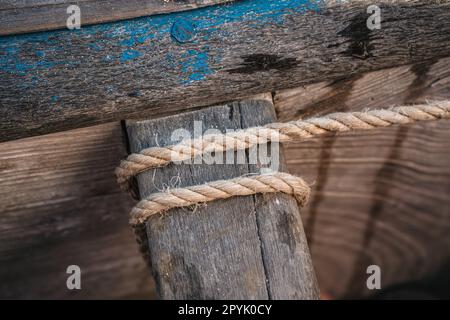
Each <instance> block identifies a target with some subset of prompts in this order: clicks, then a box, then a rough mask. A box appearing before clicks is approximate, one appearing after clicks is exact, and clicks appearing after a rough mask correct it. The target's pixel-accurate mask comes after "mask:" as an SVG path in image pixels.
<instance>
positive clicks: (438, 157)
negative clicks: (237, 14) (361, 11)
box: [0, 59, 450, 298]
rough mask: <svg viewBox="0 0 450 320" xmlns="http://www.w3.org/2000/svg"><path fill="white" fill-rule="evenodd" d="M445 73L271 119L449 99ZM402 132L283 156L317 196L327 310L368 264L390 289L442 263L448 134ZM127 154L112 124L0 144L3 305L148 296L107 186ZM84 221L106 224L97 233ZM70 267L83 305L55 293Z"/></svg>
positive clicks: (336, 89)
mask: <svg viewBox="0 0 450 320" xmlns="http://www.w3.org/2000/svg"><path fill="white" fill-rule="evenodd" d="M449 68H450V63H449V59H442V60H437V61H435V62H434V63H419V64H415V65H410V66H401V67H398V68H392V69H387V70H382V71H376V72H370V73H366V74H363V75H358V76H356V77H350V78H347V79H343V80H340V81H334V82H333V81H331V82H323V83H319V84H314V85H308V86H304V87H300V88H297V89H296V90H286V91H282V92H276V93H275V95H274V97H275V105H276V107H277V114H278V117H279V120H281V121H288V120H292V119H294V118H299V117H307V116H313V115H315V114H324V113H327V112H333V111H344V110H353V109H355V110H356V109H363V108H365V107H370V108H375V107H389V106H392V105H402V104H405V103H414V102H423V101H425V100H426V99H431V98H439V99H450V91H449V88H450V85H449V84H450V72H449ZM408 128H409V129H408V132H398V130H399V128H398V127H396V128H390V129H387V131H384V130H380V131H374V132H365V133H363V135H358V137H357V136H356V135H352V134H346V135H339V136H336V137H328V138H326V139H315V140H310V141H309V142H305V143H302V144H301V145H288V144H286V145H285V146H284V147H285V151H286V152H285V153H286V159H287V163H288V166H289V170H290V172H291V173H295V174H298V175H300V176H302V177H305V178H306V179H307V180H308V181H309V182H314V184H313V185H312V186H313V188H314V194H313V198H312V199H313V200H312V201H311V202H310V206H309V207H307V208H304V209H302V212H301V213H302V218H303V222H304V227H305V230H306V232H307V236H308V238H309V241H310V245H311V254H312V258H313V263H314V266H315V270H316V272H317V276H318V281H319V285H320V287H321V290H322V292H324V293H328V295H330V296H331V297H334V298H339V297H345V296H346V297H350V296H352V297H355V296H357V297H362V296H364V295H368V294H370V293H371V292H368V291H367V289H366V288H365V287H364V283H365V278H364V276H365V272H364V270H361V268H362V267H363V266H364V265H367V264H368V263H369V261H370V263H376V264H378V265H380V266H381V268H382V286H383V287H387V286H389V285H390V284H394V283H398V282H403V281H412V280H414V279H419V278H422V277H423V276H425V275H428V274H431V273H434V272H435V271H436V270H439V269H440V268H441V267H442V266H443V265H444V264H445V261H446V260H448V256H447V255H446V253H447V252H448V250H447V248H448V245H445V243H446V242H447V241H448V234H449V232H448V229H446V228H447V227H448V208H449V207H450V206H449V203H448V192H449V189H448V188H449V187H448V181H450V180H449V177H448V175H449V173H448V167H449V165H448V159H449V158H450V157H449V155H448V152H449V150H448V141H449V137H448V132H449V131H448V124H447V123H444V122H441V123H438V124H437V123H423V124H416V125H414V126H413V127H411V128H410V127H408ZM396 136H399V137H398V138H397V137H396ZM396 140H397V142H396ZM400 140H402V141H400ZM395 144H397V146H395V147H394V145H395ZM96 150H100V151H103V152H101V153H98V152H97V151H96ZM396 153H397V155H396ZM125 154H126V150H125V147H124V145H123V142H122V133H121V128H120V125H119V123H111V124H108V125H101V126H94V127H89V128H86V129H79V130H74V131H69V132H61V133H57V134H51V135H46V136H41V137H38V138H31V139H22V140H19V141H13V142H7V143H1V144H0V158H1V160H0V168H1V169H0V170H1V172H0V230H1V231H0V237H1V241H0V247H1V249H0V250H1V254H0V259H1V262H0V265H1V268H0V283H1V284H2V285H1V286H0V297H2V298H3V297H8V298H26V297H28V298H63V297H64V298H70V297H72V296H74V297H80V298H81V297H83V298H121V297H139V298H145V297H149V296H155V293H154V291H153V290H154V286H153V285H152V284H151V281H152V280H149V279H148V271H147V270H146V266H145V265H144V263H143V262H142V259H141V257H140V255H139V254H138V253H137V249H136V244H135V241H134V239H133V237H132V236H131V232H130V230H129V229H128V226H127V225H126V224H127V219H128V217H127V215H128V212H129V210H130V209H131V206H132V205H133V204H134V202H133V201H131V200H130V198H129V196H128V195H125V194H122V193H121V192H120V191H119V190H118V189H117V187H116V185H115V181H114V177H113V176H112V172H113V170H114V167H115V166H116V164H117V163H118V160H119V159H121V158H122V157H124V156H125ZM392 154H393V155H394V158H393V159H391V155H392ZM383 168H384V169H383ZM355 186H356V187H355ZM384 189H387V191H386V192H385V193H383V192H384V191H383V190H384ZM91 195H92V197H90V196H91ZM127 203H128V204H127ZM370 212H375V214H373V215H374V216H375V219H373V218H371V214H370ZM377 212H378V213H377ZM90 216H92V217H94V219H95V220H96V221H100V220H101V219H102V218H101V217H105V216H107V217H108V219H103V220H102V221H101V224H96V225H94V224H93V223H91V218H90ZM313 217H316V220H314V218H313ZM369 221H372V222H369ZM99 226H104V229H103V227H102V228H101V229H99ZM371 226H373V227H371ZM446 226H447V227H446ZM83 230H87V231H83ZM370 231H373V232H372V233H371V232H370ZM83 238H85V239H86V240H84V241H83V240H82V239H83ZM364 239H366V240H364ZM364 243H365V244H364ZM8 248H10V249H8ZM91 248H93V249H91ZM365 259H367V260H365ZM80 261H81V262H80ZM361 261H362V262H361ZM356 262H358V265H357V264H356ZM73 263H79V264H80V266H81V267H82V270H84V269H83V267H84V268H86V270H90V271H89V272H88V273H87V274H90V276H89V277H88V278H89V279H90V280H89V284H88V282H86V283H85V285H84V286H83V290H81V291H80V292H68V291H67V290H66V288H65V280H66V276H67V275H66V274H65V268H66V267H67V265H69V264H73ZM133 266H136V267H133ZM105 270H109V271H110V272H106V271H105ZM110 276H111V277H110ZM82 277H84V276H82ZM82 281H83V280H82ZM86 281H87V279H86Z"/></svg>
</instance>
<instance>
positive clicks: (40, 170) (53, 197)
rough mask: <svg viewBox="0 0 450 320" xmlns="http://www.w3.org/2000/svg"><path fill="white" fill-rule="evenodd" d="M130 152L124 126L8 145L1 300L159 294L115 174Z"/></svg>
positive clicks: (0, 169)
mask: <svg viewBox="0 0 450 320" xmlns="http://www.w3.org/2000/svg"><path fill="white" fill-rule="evenodd" d="M126 153H127V152H126V148H125V145H124V143H123V136H122V130H121V126H120V124H119V123H112V124H107V125H101V126H97V127H92V128H87V129H78V130H74V131H70V132H65V133H59V134H52V135H47V136H42V137H36V138H29V139H23V140H19V141H14V142H7V143H2V144H0V283H1V285H0V298H2V299H25V298H26V299H70V298H78V299H116V298H128V297H134V298H151V297H154V285H153V282H152V279H151V276H150V272H149V271H148V269H147V266H146V265H145V263H144V262H143V260H142V257H141V255H140V253H139V252H138V250H137V248H136V243H135V239H134V237H133V235H132V230H131V228H130V227H129V226H128V214H127V213H128V212H129V211H130V210H131V208H132V206H133V205H134V201H132V200H131V199H130V197H129V196H128V195H127V194H124V193H123V192H121V191H120V190H119V188H118V187H117V184H116V182H115V177H114V175H113V171H114V168H115V166H116V165H117V163H118V161H119V160H120V159H121V158H123V157H124V156H125V155H126ZM72 264H75V265H78V266H80V268H81V288H82V289H81V290H74V291H70V290H68V289H67V288H66V279H67V277H68V276H69V275H68V274H66V269H67V267H68V266H69V265H72Z"/></svg>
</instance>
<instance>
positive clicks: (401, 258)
mask: <svg viewBox="0 0 450 320" xmlns="http://www.w3.org/2000/svg"><path fill="white" fill-rule="evenodd" d="M449 62H450V59H448V58H446V59H441V60H436V61H434V62H425V63H419V64H416V65H413V66H405V67H398V68H393V69H387V70H383V71H377V72H372V73H367V74H364V75H361V76H356V77H350V78H348V79H344V80H341V81H335V82H322V83H318V84H314V85H310V86H305V87H301V88H297V89H293V90H285V91H280V92H276V93H275V94H274V101H275V105H276V107H277V114H278V116H279V118H280V119H281V120H283V121H288V120H293V119H296V118H306V117H311V116H316V115H322V114H326V113H329V112H335V111H353V110H363V109H365V108H386V107H389V106H392V105H403V104H409V103H419V102H424V101H426V100H428V99H450V85H449V84H450V63H449ZM449 126H450V121H444V120H442V121H439V122H434V123H418V124H414V125H411V126H404V127H392V128H385V129H377V130H373V131H366V132H359V133H356V132H355V133H347V134H339V135H336V136H329V137H325V138H316V139H312V140H307V141H304V142H302V143H296V144H288V145H286V146H285V150H286V157H287V159H288V160H287V162H288V166H289V170H290V171H291V172H292V173H296V174H298V175H300V176H302V177H304V178H305V179H306V180H307V181H308V182H311V183H313V197H312V201H310V204H309V206H308V207H307V208H306V210H305V212H304V214H303V216H304V217H305V220H304V221H305V229H306V231H307V236H308V240H309V243H310V248H311V254H312V257H313V263H314V266H315V269H316V271H317V275H318V280H319V284H320V287H321V290H322V292H324V293H326V294H328V296H331V297H335V298H339V297H362V296H368V295H370V294H373V293H374V292H371V291H369V290H368V289H367V287H366V286H365V281H366V279H367V277H368V275H367V274H366V268H367V266H368V265H371V264H376V265H378V266H380V267H381V272H382V288H387V287H388V286H390V285H394V284H400V283H402V282H410V281H415V280H419V279H423V278H424V277H428V276H430V275H432V274H434V273H438V272H441V271H442V270H441V269H444V268H445V266H446V265H448V263H449V261H450V254H449V251H448V247H449V244H450V236H449V235H450V209H449V208H450V202H449V197H448V194H449V191H450V183H449V181H450V180H449V178H450V177H449V176H450V169H449V168H450V162H449V159H450V146H449V144H448V141H449V139H450V135H449V130H448V128H449Z"/></svg>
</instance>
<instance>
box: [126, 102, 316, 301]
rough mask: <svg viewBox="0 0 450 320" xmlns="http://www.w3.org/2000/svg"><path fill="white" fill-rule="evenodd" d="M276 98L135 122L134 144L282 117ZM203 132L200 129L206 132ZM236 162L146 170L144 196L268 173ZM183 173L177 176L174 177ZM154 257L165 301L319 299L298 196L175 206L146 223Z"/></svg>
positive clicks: (167, 141)
mask: <svg viewBox="0 0 450 320" xmlns="http://www.w3.org/2000/svg"><path fill="white" fill-rule="evenodd" d="M274 117H275V115H274V109H273V105H272V103H271V102H268V101H246V102H241V103H233V104H229V105H224V106H217V107H211V108H208V109H205V110H201V111H195V112H192V113H187V114H181V115H177V116H172V117H167V118H163V119H159V120H154V121H151V120H150V121H137V122H136V121H130V122H127V129H128V136H129V140H130V149H131V151H132V152H138V151H139V150H142V149H143V148H147V147H150V146H155V145H167V144H172V143H174V141H173V140H172V134H173V132H174V131H175V130H177V129H186V130H189V131H190V132H191V133H193V132H195V131H194V130H198V129H194V128H195V127H194V123H195V121H200V122H201V123H202V126H203V130H207V129H210V128H214V129H216V130H220V131H222V132H224V131H225V130H226V129H238V128H243V127H248V126H255V125H260V124H264V123H268V122H271V121H273V120H274ZM202 133H203V131H202V132H198V131H197V134H202ZM237 159H239V158H238V157H236V158H235V163H234V164H213V165H208V164H192V165H187V164H184V165H171V166H169V167H165V168H162V169H156V170H153V171H149V172H145V173H142V174H140V175H139V177H138V184H139V191H140V194H141V197H145V196H148V195H149V194H151V193H153V192H156V191H158V190H160V189H163V188H166V187H175V186H177V187H182V186H187V185H195V184H202V183H205V182H208V181H213V180H219V179H229V178H233V177H236V176H241V175H243V174H247V173H257V172H260V170H261V167H260V166H256V165H250V166H249V164H248V158H247V159H242V160H246V161H243V163H242V162H238V161H237ZM174 178H176V179H174ZM146 229H147V230H146V234H147V238H148V239H147V240H148V246H149V255H150V261H151V264H152V269H153V272H154V276H155V280H156V284H157V289H158V291H159V295H160V297H161V298H163V299H269V298H270V299H315V298H318V288H317V284H316V281H315V275H314V271H313V269H312V264H311V260H310V256H309V251H308V246H307V243H306V238H305V236H304V231H303V227H302V224H301V219H300V215H299V213H298V208H297V204H296V202H295V200H294V199H293V198H292V197H290V196H286V195H279V194H274V195H270V196H267V195H266V196H256V197H253V196H247V197H235V198H231V199H227V200H221V201H214V202H211V203H208V204H207V205H206V206H198V207H196V208H195V209H193V210H186V209H175V210H171V211H170V212H169V213H166V214H164V215H163V216H154V217H152V218H150V219H149V221H148V222H147V223H146Z"/></svg>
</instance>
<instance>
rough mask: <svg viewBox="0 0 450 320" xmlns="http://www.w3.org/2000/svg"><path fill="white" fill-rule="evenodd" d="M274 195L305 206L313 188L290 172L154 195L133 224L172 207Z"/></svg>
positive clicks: (137, 209) (133, 215) (137, 212)
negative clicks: (290, 198)
mask: <svg viewBox="0 0 450 320" xmlns="http://www.w3.org/2000/svg"><path fill="white" fill-rule="evenodd" d="M274 192H283V193H286V194H290V195H293V196H294V197H295V198H296V199H297V202H298V204H299V205H300V206H303V205H305V203H306V202H307V201H308V199H309V194H310V188H309V186H308V185H307V184H306V182H305V181H304V180H303V179H302V178H299V177H296V176H293V175H290V174H288V173H283V172H274V173H268V174H261V175H249V176H242V177H238V178H235V179H231V180H218V181H213V182H210V183H206V184H202V185H197V186H191V187H185V188H179V189H170V190H167V191H166V192H158V193H154V194H151V195H150V196H149V197H147V198H146V199H143V200H141V201H140V202H139V203H138V204H137V205H136V206H135V207H134V208H133V210H132V211H131V219H130V224H131V225H133V226H138V225H140V224H143V223H144V222H145V221H146V220H147V219H148V218H149V217H151V216H152V215H154V214H157V213H160V212H165V211H167V210H169V209H172V208H181V207H187V206H192V205H195V204H198V203H206V202H209V201H214V200H219V199H227V198H230V197H234V196H248V195H253V194H256V193H274Z"/></svg>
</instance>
